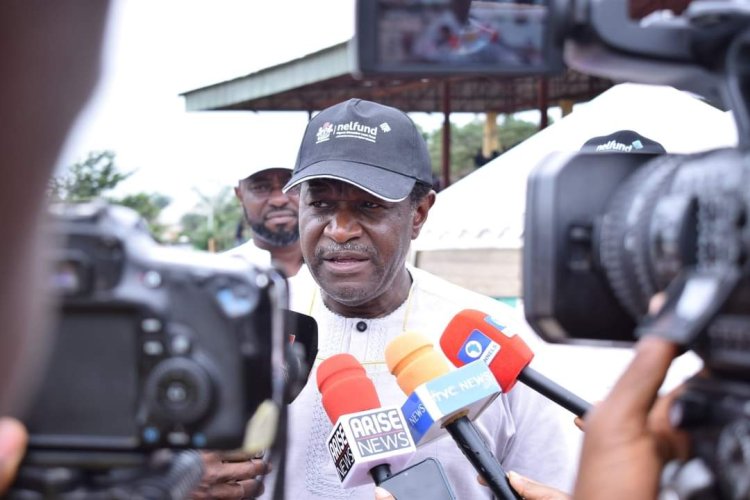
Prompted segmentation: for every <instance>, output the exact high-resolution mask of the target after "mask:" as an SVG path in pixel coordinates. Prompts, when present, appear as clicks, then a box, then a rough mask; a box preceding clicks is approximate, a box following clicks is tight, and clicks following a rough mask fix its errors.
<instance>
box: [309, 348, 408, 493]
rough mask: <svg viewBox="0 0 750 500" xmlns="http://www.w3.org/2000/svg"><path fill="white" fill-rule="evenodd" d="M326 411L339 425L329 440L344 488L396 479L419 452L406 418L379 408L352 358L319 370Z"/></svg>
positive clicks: (398, 410) (372, 386)
mask: <svg viewBox="0 0 750 500" xmlns="http://www.w3.org/2000/svg"><path fill="white" fill-rule="evenodd" d="M317 382H318V389H319V390H320V394H321V399H322V403H323V408H324V409H325V411H326V413H327V414H328V418H330V419H331V422H332V423H333V424H334V425H333V429H332V430H331V433H330V434H329V435H328V439H327V441H326V443H327V445H328V451H329V453H330V454H331V458H332V459H333V462H334V465H335V466H336V471H337V472H338V475H339V480H340V481H341V484H342V486H343V487H344V488H351V487H354V486H361V485H363V484H368V483H371V482H373V481H374V482H375V484H376V485H380V484H381V483H382V482H383V481H384V480H386V479H387V478H389V477H391V467H394V468H397V469H400V468H403V467H404V466H405V465H406V464H407V462H408V461H409V460H410V459H411V457H412V455H413V454H414V452H415V451H416V446H415V445H414V440H413V439H412V437H411V433H410V432H409V429H408V426H407V423H406V419H405V418H404V414H403V413H402V412H401V408H398V407H392V406H391V407H385V408H381V407H380V399H379V398H378V393H377V391H376V390H375V384H373V383H372V380H370V379H369V378H368V377H367V374H366V373H365V369H364V367H363V366H362V364H361V363H360V362H359V361H357V359H356V358H355V357H354V356H352V355H351V354H346V353H344V354H336V355H334V356H331V357H330V358H328V359H326V360H325V361H323V362H322V363H321V364H320V366H319V367H318V371H317Z"/></svg>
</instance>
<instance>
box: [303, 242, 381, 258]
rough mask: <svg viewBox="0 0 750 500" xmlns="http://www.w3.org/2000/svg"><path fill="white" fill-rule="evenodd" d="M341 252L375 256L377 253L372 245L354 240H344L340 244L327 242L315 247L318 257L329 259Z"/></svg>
mask: <svg viewBox="0 0 750 500" xmlns="http://www.w3.org/2000/svg"><path fill="white" fill-rule="evenodd" d="M341 253H355V254H361V255H366V256H367V257H377V255H378V252H377V251H376V250H375V249H374V248H373V247H371V246H368V245H362V244H360V243H354V242H346V243H343V244H340V245H337V244H329V245H326V246H320V247H318V248H316V249H315V257H316V258H318V259H330V258H333V257H335V256H336V255H338V254H341Z"/></svg>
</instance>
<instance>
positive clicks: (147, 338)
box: [24, 204, 286, 467]
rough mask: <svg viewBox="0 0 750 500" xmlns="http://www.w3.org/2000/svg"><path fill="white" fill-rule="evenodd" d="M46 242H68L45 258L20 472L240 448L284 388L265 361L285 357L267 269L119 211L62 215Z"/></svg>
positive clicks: (61, 211) (72, 210) (72, 209)
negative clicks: (260, 410)
mask: <svg viewBox="0 0 750 500" xmlns="http://www.w3.org/2000/svg"><path fill="white" fill-rule="evenodd" d="M51 232H52V233H53V235H54V237H56V238H59V239H60V240H61V241H62V242H63V244H62V246H61V247H60V248H58V249H57V250H55V251H54V254H53V255H51V256H50V257H51V261H52V262H53V265H54V272H53V273H52V276H53V280H52V284H51V285H52V287H53V288H54V289H55V290H56V291H58V292H59V295H60V298H59V300H60V303H59V316H58V320H57V322H56V329H57V331H56V334H55V335H54V336H53V339H54V346H52V348H51V352H50V356H49V363H48V366H47V368H46V373H45V374H44V376H43V377H41V379H42V381H41V384H40V387H39V390H38V391H37V392H36V394H35V398H34V400H33V403H32V405H31V408H30V411H29V413H28V414H27V415H26V416H25V418H24V422H25V424H26V425H27V427H28V429H29V433H30V441H29V453H28V455H27V459H26V460H27V462H28V463H32V464H45V463H48V464H56V465H60V464H61V463H74V464H80V463H86V462H91V463H96V464H98V466H100V467H101V466H102V460H101V455H102V454H106V455H107V457H108V458H107V459H106V460H104V462H106V463H108V464H110V465H113V464H116V463H117V462H118V461H119V460H123V461H127V458H126V457H127V456H128V455H133V454H135V455H139V454H144V453H147V452H149V451H153V450H155V449H158V448H172V449H181V448H212V449H228V448H238V447H240V446H241V444H242V441H243V437H244V435H245V429H246V424H247V421H248V419H249V418H250V417H251V416H252V415H253V413H254V412H255V410H256V408H257V407H258V405H259V404H260V403H261V402H262V401H264V400H266V399H270V398H271V397H272V392H273V384H274V382H273V379H274V377H276V378H278V377H279V376H281V377H282V378H283V373H281V374H279V373H277V372H278V370H279V369H282V368H280V367H273V366H272V364H271V363H272V360H274V359H276V360H278V353H283V352H284V351H283V350H284V349H285V343H284V341H283V337H282V336H281V335H274V334H273V332H274V324H273V323H274V321H275V320H274V314H273V312H274V310H275V308H278V307H281V306H285V305H286V302H285V300H286V289H285V288H284V287H281V288H280V287H279V286H278V285H277V283H278V279H277V278H278V275H276V273H275V271H270V270H262V269H258V268H256V267H254V266H252V265H250V264H248V263H246V262H245V261H244V260H241V259H238V258H233V257H229V256H223V255H215V254H207V253H203V252H198V251H191V250H185V249H177V248H170V247H164V246H161V245H159V244H157V243H156V242H155V241H154V240H153V239H152V237H151V236H150V234H149V233H148V230H147V228H146V226H145V224H144V222H143V221H142V219H141V218H140V217H139V216H138V215H137V214H136V213H135V212H134V211H132V210H130V209H128V208H125V207H119V206H107V205H102V204H83V205H61V206H58V207H56V210H55V211H54V213H53V222H52V231H51ZM282 282H283V279H282ZM282 355H283V354H282ZM282 359H283V358H282ZM282 370H283V369H282ZM112 457H115V458H112ZM117 457H119V458H117Z"/></svg>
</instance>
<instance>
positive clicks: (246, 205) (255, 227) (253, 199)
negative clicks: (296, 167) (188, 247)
mask: <svg viewBox="0 0 750 500" xmlns="http://www.w3.org/2000/svg"><path fill="white" fill-rule="evenodd" d="M242 175H245V177H243V178H242V179H240V180H239V181H238V183H237V185H236V186H235V187H234V194H235V196H236V197H237V200H238V201H239V202H240V205H241V206H242V213H243V216H244V218H245V221H246V222H247V225H248V226H249V227H250V229H251V230H252V238H251V239H249V240H248V241H246V242H244V243H243V244H241V245H239V246H237V247H235V248H232V249H230V250H228V251H227V252H226V253H227V254H229V255H235V256H238V257H242V258H244V259H246V260H247V261H248V262H251V263H253V264H256V265H258V266H262V267H268V266H270V265H273V266H275V267H276V268H278V269H280V270H281V271H283V273H284V275H285V276H294V275H295V274H297V271H299V269H300V267H301V266H302V250H301V249H300V247H299V227H298V216H299V197H298V196H297V193H284V192H282V190H281V189H282V188H283V187H284V185H285V184H286V183H287V182H288V181H289V179H290V177H291V176H292V169H291V168H285V167H265V166H258V167H256V168H255V169H248V170H247V171H245V172H243V173H242Z"/></svg>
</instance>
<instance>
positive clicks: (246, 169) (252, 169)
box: [232, 163, 292, 182]
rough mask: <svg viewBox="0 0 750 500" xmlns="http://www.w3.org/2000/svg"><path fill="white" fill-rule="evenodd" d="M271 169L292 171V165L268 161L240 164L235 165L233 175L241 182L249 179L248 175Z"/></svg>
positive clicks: (236, 180)
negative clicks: (269, 162)
mask: <svg viewBox="0 0 750 500" xmlns="http://www.w3.org/2000/svg"><path fill="white" fill-rule="evenodd" d="M269 170H286V171H289V172H291V171H292V167H291V165H281V164H279V165H275V164H268V163H259V164H257V165H247V164H238V165H235V166H234V168H233V169H232V175H233V176H234V177H235V179H233V181H235V182H239V181H243V180H245V179H247V178H248V177H252V176H253V175H255V174H259V173H261V172H267V171H269Z"/></svg>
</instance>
